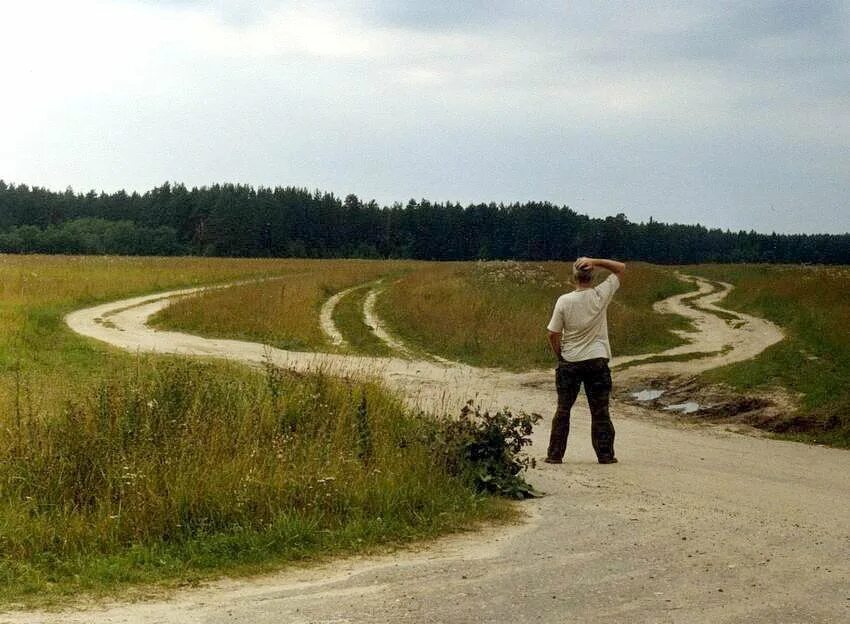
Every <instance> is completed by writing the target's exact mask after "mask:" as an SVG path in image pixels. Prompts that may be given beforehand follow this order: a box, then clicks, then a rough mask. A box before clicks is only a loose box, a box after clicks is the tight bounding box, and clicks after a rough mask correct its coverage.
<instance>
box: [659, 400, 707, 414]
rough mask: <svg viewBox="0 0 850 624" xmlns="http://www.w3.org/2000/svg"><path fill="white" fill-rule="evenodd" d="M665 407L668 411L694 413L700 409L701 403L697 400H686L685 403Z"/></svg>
mask: <svg viewBox="0 0 850 624" xmlns="http://www.w3.org/2000/svg"><path fill="white" fill-rule="evenodd" d="M664 409H665V410H666V411H668V412H680V413H682V414H693V413H694V412H698V411H699V410H700V404H699V403H697V402H695V401H686V402H684V403H676V404H674V405H667V406H665V407H664Z"/></svg>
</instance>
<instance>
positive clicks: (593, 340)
mask: <svg viewBox="0 0 850 624" xmlns="http://www.w3.org/2000/svg"><path fill="white" fill-rule="evenodd" d="M595 268H602V269H607V270H608V271H610V272H611V275H609V276H608V278H607V279H606V280H605V281H603V282H602V283H601V284H599V285H598V286H596V287H595V288H594V287H593V285H592V282H593V270H594V269H595ZM625 270H626V265H625V264H623V263H622V262H617V261H615V260H597V259H595V258H584V257H582V258H579V259H578V260H576V261H575V264H573V281H574V282H575V285H576V289H575V290H574V291H573V292H570V293H567V294H565V295H561V297H559V298H558V301H557V302H556V303H555V310H554V312H553V313H552V320H551V321H549V326H548V330H549V344H550V345H551V346H552V350H553V351H554V352H555V355H556V356H557V358H558V368H557V370H556V371H555V385H556V387H557V389H558V409H557V410H556V412H555V417H554V419H553V420H552V433H551V435H550V438H549V450H548V452H547V454H546V459H545V460H544V461H546V462H547V463H550V464H560V463H562V462H563V459H564V452H565V451H566V448H567V436H568V435H569V433H570V409H571V408H572V406H573V403H575V400H576V397H577V396H578V391H579V388H580V386H581V384H584V392H585V394H586V395H587V402H588V404H589V405H590V417H591V424H590V437H591V441H592V442H593V450H594V451H596V458H597V460H598V461H599V463H600V464H614V463H616V462H617V458H616V457H615V456H614V425H613V424H611V416H610V415H609V414H608V399H609V395H610V394H611V371H610V370H609V369H608V360H610V359H611V345H610V343H609V342H608V315H607V311H608V304H609V303H611V299H613V297H614V293H615V292H617V289H618V288H619V287H620V279H621V277H622V275H623V272H624V271H625Z"/></svg>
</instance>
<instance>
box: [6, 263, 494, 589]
mask: <svg viewBox="0 0 850 624" xmlns="http://www.w3.org/2000/svg"><path fill="white" fill-rule="evenodd" d="M300 269H301V267H299V265H298V263H297V262H287V261H280V260H259V261H258V260H217V259H156V258H108V257H107V258H104V257H86V258H73V257H37V256H0V283H2V290H0V319H2V328H3V329H2V334H0V370H2V371H3V376H2V384H0V401H2V404H3V405H4V408H5V409H4V411H3V413H4V416H3V419H2V425H3V426H2V428H0V454H2V456H3V458H4V460H3V462H2V463H0V579H2V582H0V602H5V603H8V602H10V601H15V600H22V601H33V600H35V601H39V602H43V601H45V600H51V599H53V598H56V597H58V596H61V595H64V594H68V593H72V594H73V593H78V592H80V591H92V592H95V593H98V592H102V591H104V590H105V591H115V590H116V588H118V587H123V586H125V585H126V584H127V583H134V582H145V583H150V582H156V583H161V582H165V583H181V582H186V581H191V580H193V579H196V578H203V577H205V576H207V575H216V574H220V573H221V572H222V571H227V572H228V573H239V572H248V571H257V570H260V569H263V568H265V567H268V566H270V565H279V564H280V563H281V562H283V561H290V560H293V559H303V558H313V557H320V556H323V555H325V554H328V553H336V552H353V551H358V550H363V549H370V548H374V547H376V546H378V545H381V544H387V543H390V544H392V543H397V542H403V541H408V540H411V539H418V538H421V537H427V536H431V535H435V534H437V533H440V532H445V531H448V530H456V529H458V528H461V527H464V526H469V525H470V524H472V523H474V522H476V521H478V520H481V519H485V518H488V519H489V518H496V517H504V515H505V514H508V513H509V511H508V510H507V508H506V507H505V506H504V505H503V504H501V503H499V502H498V501H494V500H493V499H491V498H484V497H482V496H480V495H478V494H476V493H475V492H474V491H473V489H472V488H471V487H470V485H469V484H468V482H467V481H466V480H464V479H461V478H459V477H456V476H450V475H449V473H448V472H447V471H446V470H445V469H444V468H443V466H442V464H441V463H440V462H439V461H438V460H437V459H435V458H436V455H435V454H434V452H433V449H430V448H429V447H428V446H427V444H426V443H425V442H424V441H423V437H422V436H421V435H420V434H419V428H420V427H422V426H423V423H424V422H425V421H423V420H422V419H419V418H414V417H412V416H411V415H410V414H409V413H408V412H407V411H405V410H404V409H403V408H402V407H401V405H400V404H399V402H398V401H397V400H396V399H395V398H393V397H392V396H389V395H388V394H387V393H386V392H385V391H383V390H382V389H380V388H378V387H375V386H365V387H361V386H359V385H358V386H352V385H350V384H347V383H345V382H342V381H339V382H337V381H331V380H329V379H326V378H323V377H321V376H316V375H313V376H303V375H299V376H292V375H283V374H280V373H278V372H276V371H274V370H270V371H268V372H266V373H265V374H264V373H262V372H260V371H250V370H247V369H244V368H241V367H236V366H230V365H226V364H221V363H218V364H198V363H195V364H193V363H187V362H184V361H181V360H177V359H172V358H138V357H135V356H132V355H130V354H124V353H120V352H117V351H115V350H112V349H108V348H106V347H104V346H101V345H100V344H98V343H95V342H93V341H89V340H86V339H83V338H81V337H79V336H76V335H75V334H72V333H71V332H70V330H69V329H67V327H65V325H64V323H63V322H62V317H63V315H64V314H65V313H66V312H68V311H70V310H72V309H76V308H79V307H82V306H84V305H89V304H94V303H96V302H100V301H105V300H113V299H117V298H121V297H127V296H132V295H137V294H142V293H146V292H152V291H158V290H163V289H168V288H176V287H182V286H189V285H195V284H209V283H216V282H227V281H232V280H237V279H245V278H251V277H269V276H278V275H283V276H284V277H286V276H288V275H291V274H293V273H296V272H297V271H298V270H300ZM326 273H327V271H326ZM328 279H330V280H333V279H336V277H335V276H334V275H332V274H331V275H330V276H329V277H328ZM339 279H340V280H341V282H344V281H345V279H348V278H339ZM352 279H353V278H352ZM358 279H359V278H358ZM310 313H312V310H311V311H310ZM304 314H308V313H307V312H305V313H304ZM364 393H365V396H366V406H367V407H366V409H365V410H363V409H361V403H360V399H361V395H362V394H364ZM364 423H365V424H364Z"/></svg>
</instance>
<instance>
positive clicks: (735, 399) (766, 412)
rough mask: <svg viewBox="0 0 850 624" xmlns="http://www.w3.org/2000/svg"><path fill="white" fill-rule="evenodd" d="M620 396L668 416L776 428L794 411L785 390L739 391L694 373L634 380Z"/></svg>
mask: <svg viewBox="0 0 850 624" xmlns="http://www.w3.org/2000/svg"><path fill="white" fill-rule="evenodd" d="M616 398H618V399H619V400H621V401H623V402H626V403H631V404H633V405H640V406H642V407H648V408H650V409H652V410H656V411H657V412H659V413H661V414H664V415H665V417H667V418H670V419H688V420H691V421H705V422H714V423H719V422H727V423H737V424H746V425H751V426H754V427H758V428H760V429H768V430H771V431H777V430H778V429H779V428H780V427H781V426H782V425H781V423H784V422H787V421H788V418H789V417H790V415H791V414H792V413H793V412H794V411H795V401H794V400H793V399H792V397H790V396H789V395H788V394H787V392H784V391H782V390H778V389H777V390H774V391H772V392H767V393H759V394H740V393H737V392H735V391H734V390H732V389H731V388H729V387H725V386H720V385H708V384H705V383H703V382H701V381H700V380H699V379H698V378H697V377H663V378H656V379H651V380H645V381H639V382H634V383H633V384H632V385H631V386H630V387H626V388H623V389H622V390H620V391H618V392H617V393H616Z"/></svg>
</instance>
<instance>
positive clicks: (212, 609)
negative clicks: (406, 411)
mask: <svg viewBox="0 0 850 624" xmlns="http://www.w3.org/2000/svg"><path fill="white" fill-rule="evenodd" d="M699 288H700V289H701V290H702V289H704V288H705V289H706V290H704V291H703V292H705V297H706V298H707V299H706V301H703V302H700V301H697V302H695V303H696V304H697V305H701V306H703V307H707V309H711V308H710V307H708V305H710V304H711V302H712V301H716V300H717V299H713V298H714V297H717V298H718V299H719V298H720V297H722V295H721V294H718V293H710V292H709V291H710V290H711V287H710V285H707V284H703V283H699ZM183 292H184V293H185V291H183ZM169 295H170V294H169ZM162 297H163V295H158V296H152V297H140V298H136V299H134V300H127V301H121V302H116V303H111V304H106V305H103V306H98V307H96V308H91V309H88V310H81V311H79V312H75V313H72V314H70V315H69V316H68V317H67V322H68V324H69V325H70V326H71V327H72V328H73V329H74V330H75V331H78V332H80V333H82V334H84V335H87V336H91V337H93V338H96V339H98V340H102V341H105V342H109V343H111V344H113V345H115V346H117V347H120V348H123V349H128V350H131V351H153V352H160V353H180V354H185V355H206V356H214V357H226V358H228V359H231V360H241V361H245V362H249V363H256V362H261V361H263V360H264V359H266V358H268V359H271V360H272V361H274V362H275V363H277V364H280V365H282V366H290V367H293V368H297V369H301V370H304V369H314V368H316V367H323V368H326V369H330V370H333V371H335V372H336V373H338V374H366V375H372V376H376V377H380V378H382V379H384V380H385V381H387V382H388V383H389V384H390V385H391V386H393V387H395V388H397V389H399V390H400V391H402V392H404V393H405V394H406V396H408V397H409V398H410V400H411V401H414V402H417V403H419V404H420V405H422V406H423V407H428V408H436V409H446V410H449V411H452V412H453V411H455V410H456V409H458V408H459V406H460V404H461V403H462V402H463V401H464V400H465V399H467V398H470V397H475V398H477V400H478V401H479V402H481V403H482V404H483V405H484V406H485V407H494V406H495V407H498V406H503V405H507V406H510V407H511V408H512V409H515V410H518V409H524V410H526V411H535V412H539V413H542V414H544V415H546V416H549V415H550V414H551V412H552V411H553V409H554V399H555V397H554V389H553V387H552V386H553V383H552V381H553V380H552V374H551V372H548V373H542V372H537V373H528V374H523V375H517V374H511V373H504V372H500V371H494V370H485V369H477V368H473V367H470V366H463V365H447V364H442V363H435V362H424V361H410V360H404V359H400V358H363V357H352V356H340V355H317V354H306V353H291V352H285V351H279V350H275V349H270V348H267V347H264V346H262V345H257V344H251V343H245V342H239V341H230V340H209V339H204V338H199V337H194V336H188V335H184V334H179V333H174V332H167V331H154V330H152V329H150V328H148V327H146V325H145V320H146V319H147V318H148V317H149V316H150V315H151V314H153V313H154V312H156V311H157V310H158V309H160V308H162V307H163V306H165V305H168V300H167V299H162ZM706 304H708V305H706ZM664 305H665V306H668V309H671V310H676V311H680V312H682V313H686V314H687V315H689V316H691V315H692V314H693V315H694V316H693V318H694V320H695V324H696V327H697V329H698V332H697V333H696V334H693V335H691V334H689V338H693V339H694V343H693V344H692V345H691V346H695V348H694V351H697V352H703V351H713V350H716V349H715V348H714V347H713V346H712V345H726V344H729V345H730V346H731V350H727V352H726V353H724V354H723V355H722V356H715V357H713V358H710V359H711V360H712V363H711V364H710V363H709V362H706V361H704V360H705V358H704V359H703V360H698V361H696V362H678V363H665V364H664V365H663V367H662V366H658V365H657V364H647V365H646V366H645V367H643V366H642V367H633V368H629V369H626V371H623V374H625V373H627V372H628V374H629V375H637V374H639V373H638V371H640V370H641V369H642V370H643V373H642V374H644V375H653V374H656V371H657V370H658V369H660V368H663V370H664V371H666V372H670V371H674V372H680V371H682V370H683V369H684V370H687V371H695V370H703V368H702V367H705V368H707V367H709V365H716V363H717V362H718V361H731V360H730V358H739V359H743V358H745V357H752V356H753V355H754V354H755V353H757V352H759V351H760V350H761V349H763V348H765V347H766V346H767V345H769V344H772V343H773V342H775V341H776V340H779V339H780V338H781V333H779V331H778V329H776V328H775V327H774V326H772V325H770V324H769V323H766V322H765V321H762V320H760V319H753V318H752V317H743V316H742V317H741V320H742V321H744V323H728V322H725V321H722V322H720V323H718V322H716V321H714V320H712V318H715V319H716V318H717V317H713V315H711V314H710V313H709V312H706V311H702V310H699V309H694V308H690V307H689V306H686V305H685V304H683V303H682V301H681V298H680V299H678V300H677V299H676V298H672V299H671V300H668V301H667V302H666V303H665V304H664ZM684 308H687V310H685V309H684ZM717 320H718V321H720V319H717ZM736 325H737V327H735V326H736ZM696 347H698V348H696ZM718 348H721V349H722V346H721V347H718ZM721 358H723V359H722V360H721ZM544 379H545V380H546V381H545V383H544ZM617 381H618V376H617V375H616V374H615V384H616V383H617ZM612 413H613V418H614V420H615V425H616V427H617V455H618V457H619V458H620V463H619V464H616V465H608V466H600V465H598V464H596V463H595V461H594V456H593V452H592V449H591V447H590V440H589V417H588V413H587V406H586V403H585V402H584V399H583V398H581V399H579V404H577V406H576V408H575V410H574V417H573V423H574V424H573V428H572V434H571V438H570V445H569V448H568V451H567V458H566V463H565V464H563V465H560V466H550V465H547V464H542V463H541V464H540V465H539V466H538V468H536V469H534V470H532V471H531V473H530V475H529V477H530V480H531V481H532V482H533V484H534V485H535V486H536V487H538V488H539V489H541V490H543V491H545V492H547V493H548V495H547V496H545V497H544V498H542V499H538V500H534V501H529V502H527V503H523V505H522V507H523V509H524V510H525V511H526V512H527V515H528V519H527V521H526V522H525V523H523V524H521V525H519V526H510V527H502V528H489V529H485V530H483V531H479V532H474V533H469V534H463V535H459V536H452V537H449V538H446V539H442V540H438V541H436V542H432V543H429V544H427V545H424V546H421V547H419V548H417V549H414V550H411V551H405V552H401V553H396V554H393V555H387V556H382V557H362V558H350V559H345V560H341V561H335V562H333V563H330V564H327V565H323V566H317V567H313V568H309V569H302V568H296V569H288V570H284V571H282V572H280V573H277V574H273V575H268V576H263V577H260V578H252V579H244V580H238V581H233V580H222V581H219V582H216V583H212V584H209V585H206V586H204V587H202V588H197V589H188V590H185V591H180V592H178V593H176V594H175V595H172V596H168V597H166V598H162V599H154V600H149V601H145V602H139V603H133V604H109V605H100V606H96V607H87V608H80V609H76V610H68V611H65V612H62V613H56V614H47V613H13V614H5V615H3V616H0V621H2V622H28V623H29V622H63V623H67V622H80V623H82V622H86V623H88V622H138V623H142V622H145V623H153V622H181V623H192V622H209V623H219V622H221V623H224V622H246V623H247V622H251V623H263V622H291V623H308V622H313V623H321V622H324V623H330V622H335V623H348V622H352V623H353V622H415V623H431V622H446V623H449V622H451V623H454V622H458V623H466V622H469V623H472V622H476V623H477V622H506V623H507V622H511V623H514V622H567V621H568V622H611V623H615V622H616V623H622V622H683V623H684V622H688V623H692V622H706V623H708V622H710V623H717V622H723V623H726V622H740V623H743V622H748V623H749V622H783V623H791V622H845V621H850V589H848V588H850V564H849V563H848V562H849V561H850V479H848V478H847V476H848V474H850V454H848V453H847V452H846V451H841V450H835V449H828V448H819V447H814V446H806V445H802V444H795V443H790V442H781V441H775V440H768V439H764V438H759V437H753V436H744V435H739V434H735V433H730V432H728V431H726V430H724V429H722V428H717V427H699V426H695V425H690V424H685V423H676V422H674V421H671V420H666V419H662V418H661V417H660V416H658V415H657V414H656V415H653V413H650V412H648V411H647V410H644V409H642V408H640V407H636V406H632V405H626V404H621V403H615V404H614V405H613V406H612ZM668 418H669V417H668ZM547 436H548V423H544V425H543V426H541V427H539V428H538V430H537V431H536V433H535V436H534V440H535V446H534V448H535V449H536V453H537V454H540V453H542V452H543V450H544V449H545V444H546V438H547Z"/></svg>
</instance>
